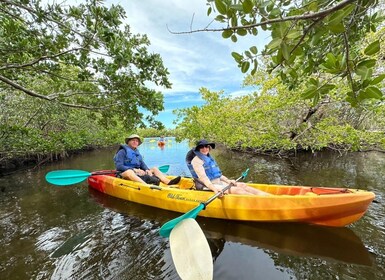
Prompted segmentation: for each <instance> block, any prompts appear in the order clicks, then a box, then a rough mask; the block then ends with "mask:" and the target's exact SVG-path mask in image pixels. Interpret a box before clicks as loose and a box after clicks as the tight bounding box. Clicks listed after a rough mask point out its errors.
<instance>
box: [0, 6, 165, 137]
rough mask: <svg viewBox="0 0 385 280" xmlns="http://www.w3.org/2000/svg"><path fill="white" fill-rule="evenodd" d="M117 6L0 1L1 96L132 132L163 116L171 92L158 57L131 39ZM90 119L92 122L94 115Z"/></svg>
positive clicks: (144, 43) (138, 40) (141, 37)
mask: <svg viewBox="0 0 385 280" xmlns="http://www.w3.org/2000/svg"><path fill="white" fill-rule="evenodd" d="M124 20H125V12H124V10H123V8H122V7H121V6H119V5H111V6H110V7H106V6H104V5H103V1H102V0H85V1H84V3H82V4H79V5H77V6H75V5H66V4H65V3H64V4H63V3H60V4H58V2H55V1H52V2H51V1H40V0H0V91H1V92H2V95H3V97H2V98H12V96H15V95H18V94H20V93H22V94H24V95H28V96H30V97H34V98H38V99H40V100H41V102H51V103H55V104H56V105H60V106H65V107H72V108H78V109H88V110H91V111H93V112H98V116H99V117H100V120H101V121H102V123H105V124H108V122H113V120H114V118H115V119H119V120H122V121H123V122H124V125H125V126H126V127H127V128H129V129H132V128H134V127H136V126H143V125H144V122H145V121H148V122H149V123H150V124H151V125H152V126H154V127H159V128H162V127H163V125H162V124H161V123H160V122H158V121H155V120H154V118H153V117H152V116H151V115H149V116H146V118H145V117H144V115H143V113H142V112H141V108H143V109H145V110H147V111H148V112H150V114H152V115H156V114H157V113H158V112H159V111H161V110H163V96H162V94H161V92H159V91H156V90H154V89H150V88H149V86H148V85H149V84H151V83H152V84H154V85H156V86H162V87H165V88H169V87H171V83H170V82H169V80H168V74H169V73H168V70H167V69H166V68H165V67H164V65H163V61H162V59H161V57H160V55H159V54H154V53H150V52H149V51H148V49H147V47H148V46H149V45H150V42H149V40H148V38H147V37H146V36H145V35H139V34H136V35H135V34H132V33H131V31H130V27H129V26H128V25H126V24H124ZM94 117H95V115H94Z"/></svg>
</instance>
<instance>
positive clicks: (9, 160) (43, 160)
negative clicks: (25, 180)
mask: <svg viewBox="0 0 385 280" xmlns="http://www.w3.org/2000/svg"><path fill="white" fill-rule="evenodd" d="M149 130H150V131H147V133H146V129H144V130H142V131H140V132H137V133H141V134H139V135H144V136H142V137H143V138H144V137H158V136H154V135H158V134H159V135H161V134H162V135H168V136H174V135H171V134H172V133H171V132H172V131H168V132H167V131H166V130H163V131H162V133H161V134H160V133H157V134H148V133H149V132H150V133H153V132H154V131H153V130H152V129H149ZM123 138H124V137H123ZM123 138H122V139H123ZM217 143H218V142H217ZM218 144H219V145H220V146H221V147H223V148H225V149H229V150H232V151H235V152H239V153H246V154H251V155H255V156H258V155H260V156H272V157H279V158H290V157H296V156H297V155H298V154H302V153H315V152H317V153H319V152H335V153H339V154H340V155H343V154H346V153H350V152H374V151H375V152H382V153H384V152H385V150H384V149H382V148H381V147H375V146H373V147H368V148H366V149H362V150H359V151H357V150H356V151H354V150H351V149H350V148H349V147H348V146H345V147H343V146H341V145H340V146H337V145H330V146H329V147H324V148H322V149H320V150H317V151H312V150H309V149H300V148H298V149H296V150H279V149H264V150H263V149H259V148H255V147H254V148H253V147H246V148H243V147H241V146H238V147H229V146H227V145H225V144H224V143H221V142H219V143H218ZM118 145H119V141H116V143H111V142H109V143H105V145H103V144H99V145H86V146H84V147H82V148H79V149H71V150H63V151H58V152H51V153H41V152H40V153H22V152H18V153H15V155H14V156H13V157H9V156H7V154H5V153H0V177H2V176H7V175H10V174H12V173H14V172H17V171H20V170H27V169H35V168H39V167H40V166H42V165H44V164H47V163H51V162H55V161H61V160H65V159H67V158H69V157H71V156H74V155H78V154H82V153H85V152H89V151H93V150H100V149H110V148H113V147H115V146H116V147H117V146H118ZM8 154H9V153H8Z"/></svg>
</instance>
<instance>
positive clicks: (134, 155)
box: [114, 145, 143, 169]
mask: <svg viewBox="0 0 385 280" xmlns="http://www.w3.org/2000/svg"><path fill="white" fill-rule="evenodd" d="M121 149H124V150H126V156H125V159H124V166H126V167H128V168H129V169H133V168H140V165H141V163H142V161H143V157H142V155H141V154H140V153H139V150H133V149H131V148H130V147H129V146H128V145H120V147H119V149H118V152H119V151H120V150H121ZM118 152H116V154H117V153H118ZM116 154H115V156H114V162H115V164H116V163H117V162H116Z"/></svg>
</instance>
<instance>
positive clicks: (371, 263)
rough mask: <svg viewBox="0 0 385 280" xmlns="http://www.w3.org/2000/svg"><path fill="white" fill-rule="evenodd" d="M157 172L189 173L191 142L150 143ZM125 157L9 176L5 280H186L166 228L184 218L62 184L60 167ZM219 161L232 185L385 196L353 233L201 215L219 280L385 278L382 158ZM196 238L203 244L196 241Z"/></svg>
mask: <svg viewBox="0 0 385 280" xmlns="http://www.w3.org/2000/svg"><path fill="white" fill-rule="evenodd" d="M140 149H141V152H142V154H143V155H144V158H145V161H146V163H147V164H148V165H149V166H154V165H157V166H161V165H164V164H170V165H171V167H170V170H169V173H171V174H175V175H189V172H188V170H187V168H186V167H185V165H184V156H185V153H186V152H187V151H188V149H189V146H188V144H187V143H186V142H184V143H176V142H172V141H171V142H170V143H168V144H167V145H166V146H165V147H164V149H163V150H162V149H160V148H159V147H158V146H157V144H156V142H148V143H147V142H144V143H143V144H142V145H141V146H140ZM115 150H116V147H115V148H113V149H107V150H100V151H94V152H89V153H85V154H82V155H78V156H74V157H72V158H70V159H67V160H65V161H63V162H57V163H53V164H50V165H47V166H43V167H41V168H40V169H32V170H29V171H27V172H18V173H14V174H12V175H10V176H6V177H2V178H0V184H1V187H2V191H1V192H0V203H1V206H2V207H1V209H0V246H1V248H2V252H1V253H0V279H179V277H178V275H177V273H176V271H175V268H174V265H173V262H172V259H171V254H170V251H169V244H168V239H165V238H162V237H160V236H159V234H158V230H159V228H160V226H161V225H162V224H163V223H164V222H166V221H168V220H170V219H173V218H175V217H177V216H178V215H179V214H178V213H173V212H168V211H164V210H159V209H155V208H151V207H147V206H142V205H138V204H135V203H130V202H127V201H123V200H119V199H116V198H113V197H109V196H107V195H103V194H101V193H98V192H96V191H94V190H92V189H89V188H88V186H87V184H86V182H82V183H79V184H77V185H74V186H68V187H57V186H53V185H50V184H48V183H47V182H46V181H45V179H44V176H45V174H46V173H47V172H49V171H52V170H62V169H81V170H86V171H95V170H102V169H112V168H113V163H112V156H113V154H114V152H115ZM213 155H214V156H215V158H216V159H217V161H218V163H219V164H220V166H221V167H222V169H223V171H224V173H225V174H226V175H227V176H229V177H232V178H236V177H238V176H240V174H241V173H242V172H243V171H244V170H245V169H246V168H250V172H249V176H248V178H247V180H250V181H254V182H260V183H275V184H296V185H313V186H339V187H340V186H345V187H352V188H361V189H366V190H370V191H373V192H375V193H376V201H377V202H375V203H372V204H371V206H370V207H369V210H368V212H367V213H366V215H365V216H364V217H363V218H362V219H360V220H359V221H358V222H356V223H354V224H353V225H351V226H349V227H345V228H329V227H319V226H311V225H303V224H280V223H277V224H269V223H241V222H231V221H221V220H214V219H206V218H199V217H198V219H197V221H198V223H199V225H200V226H201V228H202V229H203V231H204V233H205V235H206V237H207V238H208V241H209V244H210V247H211V250H212V253H213V257H214V259H215V262H214V279H384V276H385V275H384V274H385V258H384V252H385V226H384V218H385V217H384V216H385V214H384V213H385V211H384V202H383V192H384V187H383V182H384V181H383V173H384V171H385V155H384V154H381V153H375V152H371V153H352V154H348V155H343V156H339V155H337V154H329V153H319V154H316V155H299V156H298V157H297V158H294V159H291V160H286V159H273V158H270V157H261V156H251V155H244V154H243V155H240V154H237V153H233V152H230V151H227V150H224V149H221V148H220V147H219V148H217V149H216V150H215V151H213ZM192 239H193V237H192Z"/></svg>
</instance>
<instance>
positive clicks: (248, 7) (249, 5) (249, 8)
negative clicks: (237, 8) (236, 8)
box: [242, 0, 254, 14]
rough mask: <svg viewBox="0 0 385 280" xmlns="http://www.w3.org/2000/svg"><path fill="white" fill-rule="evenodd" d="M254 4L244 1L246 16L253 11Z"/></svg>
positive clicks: (247, 0) (248, 0)
mask: <svg viewBox="0 0 385 280" xmlns="http://www.w3.org/2000/svg"><path fill="white" fill-rule="evenodd" d="M253 6H254V5H253V2H252V1H251V0H244V1H243V3H242V7H243V12H244V13H245V14H248V13H250V12H251V11H252V10H253Z"/></svg>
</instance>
